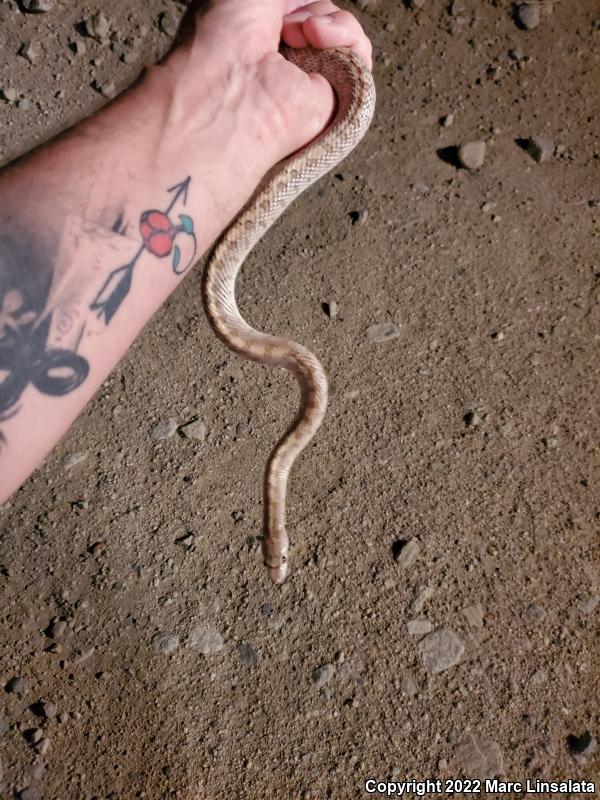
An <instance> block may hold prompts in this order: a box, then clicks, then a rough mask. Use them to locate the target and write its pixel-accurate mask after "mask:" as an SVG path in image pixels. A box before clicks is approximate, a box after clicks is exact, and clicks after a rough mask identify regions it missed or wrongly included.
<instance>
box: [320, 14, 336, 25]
mask: <svg viewBox="0 0 600 800" xmlns="http://www.w3.org/2000/svg"><path fill="white" fill-rule="evenodd" d="M319 22H322V23H323V24H324V25H331V23H332V22H335V20H334V18H333V17H332V16H331V15H329V14H324V15H323V16H322V17H319Z"/></svg>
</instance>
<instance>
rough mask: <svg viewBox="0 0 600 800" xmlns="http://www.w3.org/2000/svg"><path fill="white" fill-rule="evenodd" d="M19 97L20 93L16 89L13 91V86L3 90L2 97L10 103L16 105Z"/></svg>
mask: <svg viewBox="0 0 600 800" xmlns="http://www.w3.org/2000/svg"><path fill="white" fill-rule="evenodd" d="M18 96H19V93H18V92H17V90H16V89H13V87H12V86H7V87H6V88H5V89H2V97H4V99H5V100H7V101H8V102H9V103H14V102H15V100H16V99H17V97H18Z"/></svg>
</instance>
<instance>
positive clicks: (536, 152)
mask: <svg viewBox="0 0 600 800" xmlns="http://www.w3.org/2000/svg"><path fill="white" fill-rule="evenodd" d="M525 149H526V150H527V152H528V153H529V155H530V156H531V157H532V158H533V160H534V161H536V162H537V163H538V164H542V163H543V162H544V161H548V159H550V158H551V157H552V155H553V154H554V142H553V141H552V139H549V138H548V137H547V136H531V137H530V138H529V139H527V140H526V142H525Z"/></svg>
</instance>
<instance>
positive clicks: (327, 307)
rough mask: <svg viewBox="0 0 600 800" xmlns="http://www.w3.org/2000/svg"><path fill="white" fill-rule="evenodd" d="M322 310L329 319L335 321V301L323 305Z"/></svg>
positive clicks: (337, 309) (336, 311)
mask: <svg viewBox="0 0 600 800" xmlns="http://www.w3.org/2000/svg"><path fill="white" fill-rule="evenodd" d="M322 308H323V311H324V312H325V313H326V314H327V316H328V317H329V319H335V318H336V317H337V315H338V313H339V308H338V304H337V303H336V302H335V300H330V301H329V302H328V303H323V304H322Z"/></svg>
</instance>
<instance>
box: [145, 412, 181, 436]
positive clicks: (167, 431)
mask: <svg viewBox="0 0 600 800" xmlns="http://www.w3.org/2000/svg"><path fill="white" fill-rule="evenodd" d="M176 430H177V422H176V421H175V420H174V419H172V418H170V417H169V418H168V419H159V421H158V422H157V423H156V424H155V425H153V426H152V428H151V429H150V437H151V438H152V439H154V441H155V442H162V441H163V440H164V439H170V438H171V436H173V435H174V433H175V431H176Z"/></svg>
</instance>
